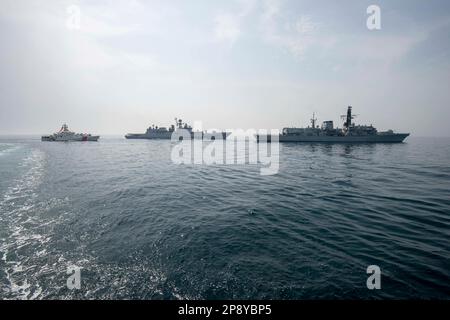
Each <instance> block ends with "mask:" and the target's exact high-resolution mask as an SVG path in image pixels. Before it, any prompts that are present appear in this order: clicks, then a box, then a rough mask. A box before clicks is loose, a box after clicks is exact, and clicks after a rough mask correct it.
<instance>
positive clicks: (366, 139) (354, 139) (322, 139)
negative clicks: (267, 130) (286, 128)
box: [257, 133, 409, 143]
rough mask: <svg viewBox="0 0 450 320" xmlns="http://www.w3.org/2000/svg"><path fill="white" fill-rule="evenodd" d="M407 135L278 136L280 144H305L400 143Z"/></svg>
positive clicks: (268, 137) (262, 137) (261, 138)
mask: <svg viewBox="0 0 450 320" xmlns="http://www.w3.org/2000/svg"><path fill="white" fill-rule="evenodd" d="M408 136H409V133H396V134H385V135H371V136H299V135H280V136H279V141H280V142H306V143H401V142H403V141H404V140H405V139H406V138H407V137H408ZM257 139H258V141H260V140H263V141H267V142H271V136H267V140H266V139H265V136H260V135H258V136H257Z"/></svg>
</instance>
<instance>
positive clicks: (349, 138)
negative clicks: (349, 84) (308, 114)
mask: <svg viewBox="0 0 450 320" xmlns="http://www.w3.org/2000/svg"><path fill="white" fill-rule="evenodd" d="M341 118H342V119H343V120H345V122H344V124H343V128H335V127H334V124H333V121H324V122H323V123H322V126H321V127H319V126H318V125H316V121H317V119H316V118H315V115H314V114H313V117H312V119H311V126H310V127H309V126H308V127H306V128H284V129H283V131H282V133H281V134H280V135H279V141H280V142H325V143H327V142H328V143H375V142H378V143H400V142H403V140H405V139H406V137H408V136H409V133H394V131H392V130H388V131H383V132H379V131H378V130H377V129H376V128H375V127H373V126H372V125H370V126H367V125H356V124H355V123H354V122H352V120H353V119H354V118H355V115H352V107H351V106H349V107H348V108H347V114H346V115H343V116H341ZM256 138H257V141H268V142H271V140H272V136H271V135H257V136H256Z"/></svg>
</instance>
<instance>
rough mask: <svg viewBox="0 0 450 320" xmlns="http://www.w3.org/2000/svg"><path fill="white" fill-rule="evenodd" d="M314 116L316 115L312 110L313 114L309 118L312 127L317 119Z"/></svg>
mask: <svg viewBox="0 0 450 320" xmlns="http://www.w3.org/2000/svg"><path fill="white" fill-rule="evenodd" d="M315 116H316V114H315V113H314V112H313V116H312V119H311V125H312V127H313V129H314V128H315V127H316V120H317V118H316V117H315Z"/></svg>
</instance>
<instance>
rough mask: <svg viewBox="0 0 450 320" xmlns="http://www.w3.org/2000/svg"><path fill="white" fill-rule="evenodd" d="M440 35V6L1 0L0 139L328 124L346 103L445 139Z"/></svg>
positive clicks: (424, 1) (448, 32) (445, 53)
mask: <svg viewBox="0 0 450 320" xmlns="http://www.w3.org/2000/svg"><path fill="white" fill-rule="evenodd" d="M371 4H376V5H378V6H379V7H380V8H381V30H369V29H368V28H367V25H366V20H367V18H368V16H369V15H368V14H367V12H366V10H367V7H368V6H369V5H371ZM73 5H75V7H73ZM74 8H75V9H74ZM77 8H79V10H80V20H79V22H80V23H79V25H78V24H77V19H73V18H74V17H76V9H77ZM74 12H75V16H74ZM78 26H79V28H78ZM449 40H450V1H447V0H442V1H438V0H431V1H430V0H421V1H413V0H405V1H400V0H390V1H378V0H371V1H365V0H355V1H351V0H348V1H331V0H329V1H318V0H306V1H300V0H293V1H288V0H268V1H257V0H235V1H233V0H226V1H225V0H223V1H210V0H204V1H200V0H189V1H187V0H186V1H173V0H170V1H167V0H165V1H147V0H142V1H139V0H134V1H120V0H116V1H95V0H94V1H93V0H88V1H76V0H73V1H49V0H41V1H35V0H28V1H27V0H20V1H18V0H1V5H0V134H19V133H25V134H30V133H31V134H45V133H52V132H54V131H56V130H57V129H59V127H60V125H61V124H62V123H63V122H67V123H68V124H69V127H70V128H71V129H73V130H74V131H78V132H92V133H100V134H106V133H118V134H124V133H127V132H143V131H145V129H146V128H147V127H148V126H149V125H150V124H153V123H154V124H157V125H164V126H167V125H169V124H171V123H172V121H173V119H174V117H181V118H182V119H183V120H186V121H188V122H194V121H196V120H201V121H203V124H204V128H223V129H231V128H268V129H269V128H282V127H285V126H294V125H295V126H300V125H301V126H305V125H308V124H309V119H310V118H311V114H312V112H316V115H317V117H318V118H319V121H323V120H334V121H336V122H338V121H339V124H340V120H339V116H340V115H341V114H344V113H345V111H346V107H347V105H352V106H353V107H354V110H355V113H356V114H358V115H359V117H358V118H357V119H356V121H357V122H358V123H362V124H373V125H375V126H376V127H378V129H380V130H383V129H394V130H396V131H402V132H411V133H412V134H413V135H416V136H450V90H449V89H450V85H449V82H450V81H449V80H450V41H449Z"/></svg>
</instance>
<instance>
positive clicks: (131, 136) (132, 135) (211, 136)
mask: <svg viewBox="0 0 450 320" xmlns="http://www.w3.org/2000/svg"><path fill="white" fill-rule="evenodd" d="M220 135H222V139H224V140H225V139H226V138H227V137H228V136H229V135H230V133H226V132H221V133H203V134H201V135H197V134H195V133H194V132H191V137H192V139H198V138H200V139H203V140H214V139H215V138H219V137H220ZM125 138H126V139H147V140H170V139H172V132H169V133H161V134H146V133H142V134H139V133H130V134H127V135H126V136H125Z"/></svg>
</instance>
